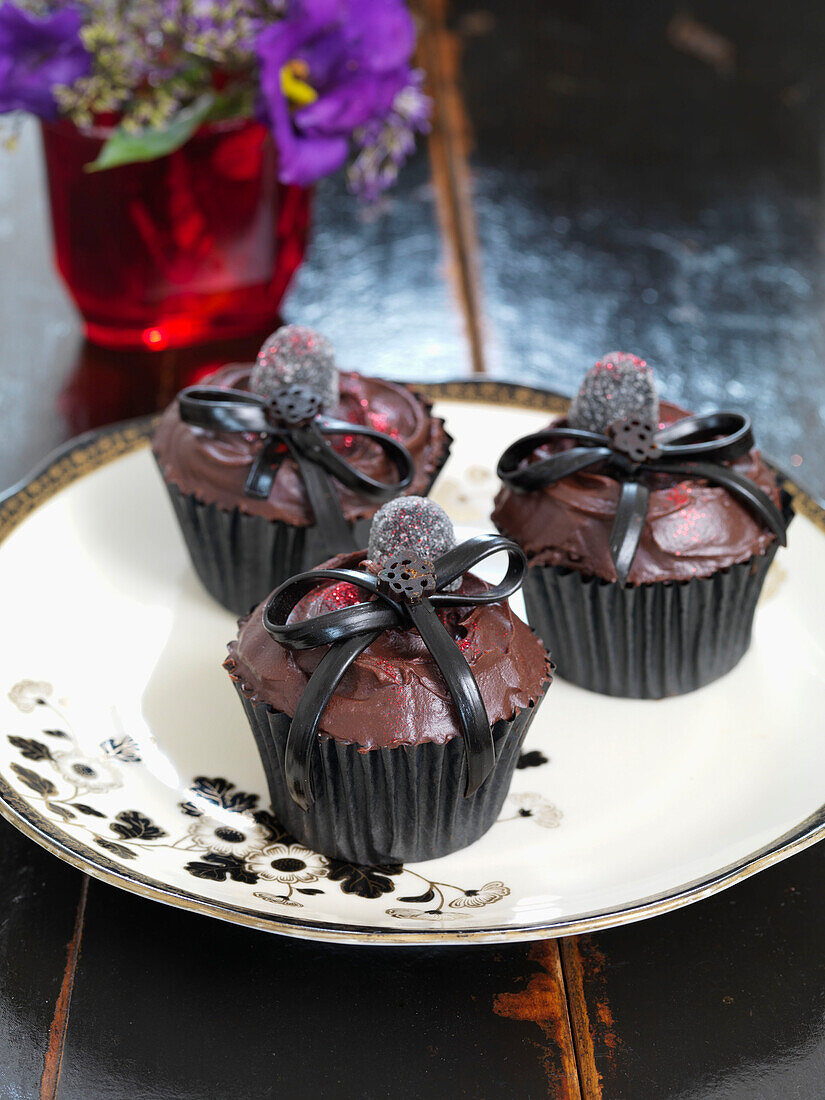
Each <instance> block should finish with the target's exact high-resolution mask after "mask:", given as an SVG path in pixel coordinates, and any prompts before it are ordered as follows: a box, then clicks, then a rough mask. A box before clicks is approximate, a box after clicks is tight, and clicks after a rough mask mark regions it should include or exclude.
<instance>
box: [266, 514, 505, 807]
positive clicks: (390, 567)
mask: <svg viewBox="0 0 825 1100" xmlns="http://www.w3.org/2000/svg"><path fill="white" fill-rule="evenodd" d="M502 552H505V553H506V554H507V555H508V564H507V570H506V572H505V575H504V578H503V579H502V580H501V581H500V582H499V583H498V584H497V585H495V586H493V587H492V588H491V589H489V590H488V591H485V592H481V593H477V594H471V593H466V592H445V591H442V590H443V589H445V588H447V587H448V586H449V585H451V584H452V583H453V582H454V581H456V580H458V579H459V578H460V577H462V576H463V575H464V574H465V573H466V572H467V571H468V570H469V569H472V568H473V567H474V566H475V565H478V564H479V563H480V562H482V561H484V560H485V559H486V558H488V557H490V556H492V555H493V554H497V553H502ZM526 568H527V562H526V559H525V557H524V554H523V552H522V551H521V549H520V548H519V547H518V546H516V544H515V543H513V542H511V541H510V540H509V539H505V538H503V537H502V536H500V535H480V536H478V537H476V538H473V539H469V540H468V541H467V542H465V543H463V544H462V545H460V546H457V547H454V548H453V549H452V550H450V551H448V552H447V553H446V554H443V555H442V556H441V557H440V558H439V559H438V560H437V561H436V562H434V563H433V562H430V561H427V560H425V559H422V558H419V557H418V556H417V555H415V554H413V553H412V552H408V551H404V550H400V551H399V552H398V553H397V554H395V555H393V557H392V558H390V559H388V560H387V561H386V562H384V564H383V565H382V568H381V570H380V572H379V573H378V576H375V575H374V574H373V573H370V572H367V571H365V570H358V569H315V570H311V571H309V572H306V573H301V574H299V575H298V576H297V577H293V578H291V579H290V580H288V581H286V582H284V584H282V585H281V586H280V587H279V588H277V589H276V590H275V591H274V592H273V593H272V595H271V596H270V597H269V599H268V600H267V602H266V604H265V606H264V609H263V625H264V628H265V629H266V630H267V632H268V633H269V634H270V636H271V637H272V638H274V639H275V641H277V642H279V643H280V644H281V645H284V646H287V647H289V648H291V649H310V648H314V647H316V646H322V645H328V646H329V647H330V648H329V650H328V651H327V653H325V654H324V657H323V658H322V660H321V662H320V664H319V665H318V667H317V668H316V669H315V671H314V672H313V674H312V676H311V677H310V678H309V682H308V684H307V686H306V689H305V690H304V693H303V694H302V696H301V699H300V701H299V703H298V706H297V707H296V710H295V714H294V715H293V717H292V722H291V725H290V730H289V736H288V738H287V744H286V751H285V765H284V766H285V773H286V779H287V786H288V788H289V792H290V794H291V796H292V798H293V799H294V800H295V802H297V803H298V805H300V806H302V807H303V808H304V809H308V808H309V806H310V805H311V804H312V802H313V800H314V798H315V793H314V792H313V790H312V785H311V780H310V770H311V763H312V749H313V746H314V743H315V737H316V734H317V731H318V727H319V724H320V721H321V718H322V716H323V713H324V711H325V710H326V708H327V706H328V705H329V702H330V700H331V698H332V696H333V694H334V692H335V690H336V688H337V686H338V684H339V683H340V682H341V678H342V676H343V675H344V672H345V671H346V669H347V668H349V667H350V665H351V664H352V662H353V661H354V660H355V659H356V657H358V656H359V655H360V654H361V653H363V652H364V650H366V649H367V648H368V647H369V646H370V645H371V644H372V643H373V642H374V641H375V640H376V639H377V638H378V637H379V636H380V635H381V634H382V633H383V632H384V631H385V630H389V629H394V630H406V629H410V628H414V629H416V630H417V631H418V633H419V634H420V635H421V638H422V640H423V641H424V644H425V645H426V647H427V649H428V650H429V652H430V654H431V656H432V657H433V660H434V661H435V663H436V665H437V666H438V668H439V670H440V671H441V674H442V676H443V677H444V680H445V682H446V684H447V688H448V690H449V692H450V695H451V697H452V699H453V702H454V704H455V706H456V710H457V713H458V720H459V726H460V729H461V734H462V737H463V741H464V749H465V756H466V761H467V783H466V787H465V796H470V795H472V794H473V793H474V792H475V791H476V790H478V788H479V787H480V786H481V785H482V783H483V782H484V780H485V779H486V778H487V776H488V775H489V774H490V772H491V771H492V769H493V767H494V766H495V747H494V742H493V734H492V730H491V728H490V722H489V719H488V718H487V712H486V709H485V706H484V701H483V699H482V697H481V692H480V691H479V688H478V684H477V683H476V679H475V677H474V675H473V672H472V669H471V668H470V666H469V665H468V664H467V661H466V659H465V657H464V654H463V653H462V652H461V650H460V649H459V647H458V645H457V644H456V642H455V641H454V639H453V638H452V636H451V635H450V633H449V631H448V630H447V629H446V628H445V627H444V624H443V623H442V622H441V619H440V618H439V617H438V615H437V613H436V607H437V606H447V607H464V606H481V605H484V604H489V603H494V602H498V601H500V600H502V599H505V598H506V597H507V596H509V595H512V593H513V592H515V591H516V590H517V589H518V588H519V586H520V585H521V583H522V581H523V579H524V574H525V572H526ZM330 580H334V581H345V582H348V583H350V584H353V585H356V586H357V587H358V588H360V589H361V590H362V592H363V594H364V599H363V602H361V603H356V604H352V605H351V606H349V607H344V608H340V609H337V610H335V611H329V612H325V613H323V614H321V615H318V616H316V617H315V618H313V619H307V620H302V621H295V622H290V621H289V619H290V615H291V613H292V611H293V610H294V608H295V607H296V606H297V604H298V603H299V602H300V601H301V600H302V599H303V598H304V597H305V596H306V595H308V594H309V593H310V592H311V591H312V590H313V589H314V588H316V587H318V585H320V584H323V583H324V582H325V581H330Z"/></svg>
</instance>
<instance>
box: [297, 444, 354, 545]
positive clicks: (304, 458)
mask: <svg viewBox="0 0 825 1100" xmlns="http://www.w3.org/2000/svg"><path fill="white" fill-rule="evenodd" d="M287 446H288V447H289V451H290V454H291V455H292V457H293V458H294V459H295V462H296V463H297V466H298V472H299V473H300V475H301V480H302V481H303V483H304V488H305V489H306V493H307V496H308V497H309V504H310V507H311V508H312V512H313V515H314V517H315V526H316V528H317V530H318V538H319V545H318V555H319V557H320V558H321V559H322V560H323V559H325V558H331V557H333V555H335V554H344V553H349V552H351V551H353V550H359V549H361V547H359V546H357V545H356V542H355V535H354V534H353V530H352V527H351V526H350V525H349V524H348V523H347V521H346V519H345V518H344V512H343V510H342V508H341V500H340V498H339V496H338V492H337V490H336V488H335V486H334V485H333V483H332V479H331V477H330V475H329V474H328V473H327V471H326V470H325V469H324V468H323V466H321V465H320V464H319V463H318V454H319V453H320V452H321V451H322V449H323V448H326V447H327V446H329V445H328V444H327V443H326V442H325V441H324V438H323V437H322V436H321V434H320V432H317V431H313V430H312V428H311V427H309V428H304V429H298V430H295V431H293V432H292V433H291V434H290V435H288V436H287Z"/></svg>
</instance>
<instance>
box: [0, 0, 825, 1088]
mask: <svg viewBox="0 0 825 1100" xmlns="http://www.w3.org/2000/svg"><path fill="white" fill-rule="evenodd" d="M420 7H421V12H422V31H423V33H422V46H421V50H422V60H423V62H424V64H425V65H426V66H427V68H428V70H429V74H430V84H431V88H432V91H433V94H434V97H435V100H436V118H435V125H434V129H433V134H432V138H431V140H430V143H429V150H428V151H427V150H425V151H423V152H422V154H421V156H420V157H419V158H418V159H417V160H416V162H415V163H414V164H413V165H412V166H411V167H410V169H409V170H408V171H407V172H406V174H405V175H404V177H403V181H402V184H401V185H400V187H399V188H398V190H397V192H396V193H395V196H394V197H393V198H392V199H391V200H390V203H389V207H388V210H387V212H386V214H384V215H381V216H375V215H374V214H367V215H361V214H359V213H358V212H357V211H356V210H355V209H354V208H353V205H352V204H351V202H350V201H349V199H348V198H347V196H346V195H345V193H344V189H343V187H342V185H341V184H340V182H337V181H329V182H327V183H325V184H324V185H323V186H321V187H320V188H319V189H318V195H317V202H316V211H315V232H314V239H313V246H312V252H311V255H310V258H309V261H308V263H307V265H306V267H305V268H304V270H303V272H302V273H301V276H300V278H299V280H298V283H297V285H296V287H295V288H294V290H293V292H292V294H291V296H290V298H289V300H288V302H287V305H286V311H285V312H286V314H287V316H288V317H289V318H290V319H295V320H300V321H302V322H304V323H307V324H312V325H317V326H318V327H320V328H322V329H323V330H324V331H325V332H327V333H328V334H329V335H330V336H331V337H332V339H333V340H334V342H335V344H336V345H337V347H338V349H339V353H340V358H341V360H342V361H343V363H344V364H345V365H346V366H349V367H355V368H361V369H364V370H366V371H375V372H377V373H382V374H385V375H388V376H397V377H421V378H425V377H426V378H428V379H434V378H447V377H454V376H456V375H459V374H462V373H469V372H472V371H475V372H484V371H487V372H490V373H493V374H495V375H497V376H500V377H508V378H517V379H521V380H525V381H530V382H538V383H540V384H544V385H547V386H550V387H552V388H556V389H560V390H562V391H570V390H572V389H573V388H574V387H575V386H576V384H577V380H578V378H579V376H580V374H581V372H582V370H583V369H584V368H585V367H586V366H587V365H589V364H590V363H591V362H592V361H593V360H594V359H595V358H596V356H597V355H598V354H599V353H601V352H603V351H606V350H608V349H611V348H614V347H621V348H625V349H628V350H632V351H634V352H638V353H641V354H643V355H645V356H647V357H648V358H649V359H650V360H651V361H652V362H653V364H654V365H655V367H656V370H657V372H658V374H659V376H660V377H661V379H662V381H663V389H664V391H665V392H666V394H667V396H669V397H671V398H674V399H676V400H678V401H680V402H681V403H683V404H685V405H688V406H691V407H693V408H696V409H697V410H698V411H704V410H706V409H708V408H710V407H712V406H713V405H714V404H717V405H718V404H720V403H722V404H730V403H736V404H739V405H742V406H745V407H748V408H749V409H750V410H751V411H752V412H753V414H754V416H755V419H756V422H757V428H758V435H759V438H760V440H761V441H762V443H763V445H764V447H765V449H766V450H767V451H769V453H771V454H772V455H773V456H774V457H775V458H777V459H778V460H779V461H781V462H783V463H784V464H786V465H788V466H790V467H797V470H796V473H797V474H798V475H799V476H800V477H801V479H802V480H803V482H805V483H807V484H808V485H809V486H810V487H811V488H812V490H813V491H814V492H815V493H816V492H818V493H819V495H822V494H823V493H825V432H823V424H822V421H823V416H824V415H825V375H824V374H823V351H824V350H825V323H824V322H825V293H823V291H824V290H825V262H824V261H823V253H822V208H823V189H822V182H823V181H822V170H821V149H822V141H823V121H824V120H825V113H824V112H823V72H825V66H823V57H825V8H822V6H821V5H816V4H814V3H812V2H808V3H803V2H798V0H790V2H787V3H785V4H783V5H781V6H779V7H778V6H777V5H775V4H771V3H768V2H767V0H753V2H752V3H750V4H747V5H744V4H739V3H735V2H734V0H715V2H711V0H694V2H693V3H692V4H691V5H690V11H689V13H688V7H687V6H684V7H683V6H681V5H680V4H679V3H678V0H661V2H652V0H650V2H641V0H635V2H633V3H631V4H617V3H615V0H614V2H610V0H575V2H574V0H553V2H552V3H540V2H535V3H528V2H527V0H521V2H520V3H519V2H514V0H507V2H505V0H455V2H454V3H452V4H450V5H449V9H448V10H447V7H446V4H445V2H444V0H422V3H421V5H420ZM45 217H46V212H45V206H44V195H43V187H42V177H41V170H40V167H39V153H38V148H37V140H36V134H35V132H34V131H33V130H31V131H26V132H25V133H24V135H23V141H22V146H21V148H20V150H19V151H18V153H17V154H16V156H14V157H4V158H3V160H2V167H1V168H0V240H1V241H2V245H3V249H4V263H3V268H2V281H1V282H0V287H2V299H0V311H1V312H0V316H2V318H3V334H2V340H0V403H1V405H0V410H1V411H0V426H2V432H0V483H2V484H10V483H11V482H12V481H14V480H15V479H17V478H18V477H20V476H22V475H23V474H24V473H25V472H26V470H27V469H28V468H29V467H30V466H31V465H32V464H33V463H34V462H35V461H37V460H39V459H40V458H41V457H43V455H44V454H45V452H46V451H48V450H49V449H50V448H51V447H52V446H54V445H56V444H57V443H59V442H60V441H61V440H63V439H65V438H67V437H69V436H70V435H72V434H75V433H77V432H79V431H82V430H85V429H87V428H89V427H92V426H95V425H97V424H100V423H104V422H106V421H110V420H114V419H118V418H122V417H127V416H132V415H137V414H139V413H142V412H145V411H148V410H151V409H154V408H157V407H159V406H161V405H163V404H164V403H166V402H167V401H168V400H169V399H170V398H171V397H172V396H173V394H174V392H175V391H176V389H177V388H178V387H179V386H180V384H182V382H183V381H185V379H186V378H187V377H188V376H190V375H191V373H192V372H193V371H194V370H196V369H198V368H200V367H202V366H203V365H204V364H206V363H216V364H218V363H220V362H222V361H225V360H227V359H237V358H242V357H244V356H246V355H249V354H250V353H251V352H252V351H254V344H255V341H254V340H253V341H250V342H249V344H248V345H247V347H239V346H237V345H236V346H233V347H221V348H208V349H200V350H198V351H195V352H192V353H187V354H186V355H183V354H180V353H165V352H164V353H158V354H157V355H155V356H154V357H149V356H138V355H131V356H130V355H122V354H121V355H114V354H112V353H107V352H104V351H101V350H98V349H95V348H92V347H89V346H86V345H84V344H83V342H82V339H81V337H80V334H79V332H80V330H79V327H78V324H77V321H76V318H75V315H74V313H73V310H72V308H71V307H70V305H69V304H68V302H67V299H66V297H65V295H64V293H63V291H62V289H61V287H60V285H59V284H58V282H57V280H56V278H55V276H54V275H53V274H52V273H51V269H50V264H49V252H48V238H47V234H46V231H45ZM114 246H115V242H113V247H114ZM55 552H59V549H58V550H56V551H55ZM823 921H825V848H822V847H814V848H813V849H811V850H809V851H807V852H805V853H804V854H802V855H800V856H797V857H796V858H794V859H792V860H790V861H788V862H786V863H783V864H780V865H779V866H777V867H775V868H773V869H772V870H769V871H766V872H764V873H762V874H760V875H758V876H757V877H756V878H754V879H751V880H750V881H748V882H746V883H744V884H743V885H741V886H738V887H736V888H734V889H732V890H730V891H729V892H726V893H723V894H721V895H719V896H717V897H715V898H713V899H711V900H708V901H705V902H702V903H701V904H699V905H696V906H694V907H691V908H689V909H686V910H682V911H680V912H677V913H674V914H672V915H670V916H666V917H660V918H658V919H656V920H652V921H649V922H646V923H644V924H640V925H631V926H629V927H627V928H624V929H618V930H614V931H610V932H605V933H602V934H599V935H596V936H588V937H580V938H576V939H568V940H563V941H559V942H557V941H548V942H543V943H537V944H534V945H529V944H528V945H523V946H518V945H517V946H507V947H501V948H497V947H484V946H479V947H472V948H442V949H437V950H436V949H432V950H419V949H412V948H408V949H398V948H392V949H384V950H379V949H374V948H350V947H335V946H329V945H316V944H313V943H308V942H300V941H296V940H289V939H282V938H279V937H276V936H266V935H264V934H261V933H255V932H252V931H250V930H248V929H245V928H240V927H233V926H230V925H225V924H221V923H219V922H217V921H213V920H208V919H206V918H203V917H199V916H196V915H193V914H189V913H185V912H182V911H176V910H172V909H167V908H164V907H163V906H160V905H157V904H154V903H152V902H149V901H146V900H142V899H140V898H138V897H134V896H131V895H129V894H126V893H122V892H120V891H118V890H116V889H114V888H112V887H109V886H106V885H103V884H101V883H99V882H96V881H94V880H89V879H88V878H86V877H85V876H83V875H82V874H80V873H78V872H77V871H75V870H73V869H72V868H70V867H68V866H66V865H65V864H62V863H60V862H59V861H58V860H56V859H54V858H53V857H52V856H50V855H47V854H46V853H45V852H44V851H42V850H41V849H39V848H37V847H36V846H35V845H34V844H32V843H31V842H30V841H28V840H26V839H25V838H24V837H23V836H22V835H19V834H18V833H16V832H15V831H14V830H13V829H12V828H11V827H10V826H8V825H6V824H0V1097H2V1098H10V1100H18V1098H22V1100H27V1098H29V1097H37V1096H43V1097H47V1098H51V1097H60V1098H61V1100H98V1098H100V1100H106V1098H113V1100H114V1098H117V1100H119V1098H122V1097H129V1098H133V1100H144V1098H147V1100H148V1098H154V1097H163V1098H167V1097H169V1098H171V1097H174V1098H187V1100H202V1098H212V1097H216V1098H217V1097H225V1096H237V1097H243V1098H247V1097H249V1098H258V1097H289V1098H293V1097H294V1098H315V1097H325V1098H327V1097H345V1098H348V1097H369V1098H373V1097H393V1098H401V1097H429V1096H433V1097H444V1096H468V1097H479V1098H481V1097H483V1098H490V1100H496V1098H503V1097H518V1098H525V1097H541V1096H547V1095H549V1096H552V1097H577V1096H580V1095H581V1096H584V1097H588V1098H589V1097H597V1096H602V1095H603V1096H605V1097H618V1098H622V1100H630V1098H636V1097H639V1098H643V1100H647V1098H650V1097H679V1098H680V1100H682V1098H697V1100H698V1098H700V1097H701V1098H710V1097H713V1098H724V1100H733V1098H743V1100H751V1098H754V1097H758V1098H761V1097H770V1098H773V1097H776V1098H785V1097H802V1098H811V1100H815V1098H817V1100H818V1098H821V1097H822V1096H823V1095H825V941H823V936H822V927H823Z"/></svg>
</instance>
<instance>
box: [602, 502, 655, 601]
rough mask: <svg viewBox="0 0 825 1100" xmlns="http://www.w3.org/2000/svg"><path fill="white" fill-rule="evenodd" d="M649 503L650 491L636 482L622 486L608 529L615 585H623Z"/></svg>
mask: <svg viewBox="0 0 825 1100" xmlns="http://www.w3.org/2000/svg"><path fill="white" fill-rule="evenodd" d="M649 503H650V490H649V489H648V487H647V486H646V485H642V483H641V482H640V481H624V482H622V486H621V493H620V495H619V503H618V506H617V508H616V516H615V518H614V520H613V526H612V528H611V529H610V557H611V558H612V559H613V567H614V569H615V570H616V578H617V580H618V582H619V584H627V578H628V576H629V574H630V570H631V568H632V566H633V559H634V558H635V557H636V550H637V549H638V546H639V539H640V538H641V537H642V531H643V530H644V525H645V520H646V519H647V509H648V505H649Z"/></svg>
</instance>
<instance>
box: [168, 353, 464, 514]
mask: <svg viewBox="0 0 825 1100" xmlns="http://www.w3.org/2000/svg"><path fill="white" fill-rule="evenodd" d="M251 369H252V367H251V365H249V364H234V365H232V366H228V367H223V368H222V369H221V370H219V371H217V372H216V373H215V374H213V375H210V376H209V377H208V378H205V379H204V380H203V383H202V384H203V385H212V386H222V387H226V388H235V389H248V382H249V374H250V371H251ZM340 383H341V400H340V402H339V404H338V406H337V407H336V408H335V409H330V410H329V415H330V416H332V417H335V418H338V419H341V420H348V421H350V422H351V423H357V424H367V425H369V426H370V427H372V428H377V429H378V430H379V431H381V432H386V433H387V434H388V435H393V436H394V437H395V438H397V439H399V440H400V441H401V442H402V443H403V444H404V445H405V447H406V448H407V450H408V451H409V452H410V454H411V455H412V457H413V459H414V460H415V474H414V476H413V481H412V484H411V485H410V486H409V488H408V489H407V490H406V493H407V494H416V495H423V494H425V493H426V492H427V490H428V488H429V486H430V482H431V481H432V479H433V477H434V475H435V473H436V472H437V471H438V469H439V468H440V467H441V465H442V464H443V462H444V461H445V459H446V457H447V453H448V451H449V446H450V442H451V440H450V437H449V435H448V434H447V432H446V431H445V430H444V421H443V420H440V419H438V418H437V417H433V416H431V415H430V409H431V407H432V406H431V405H430V403H429V402H428V401H425V400H424V399H423V398H422V397H419V396H418V395H417V394H415V393H413V392H412V390H409V389H407V387H406V386H403V385H400V384H398V383H395V382H386V381H384V380H383V379H380V378H367V377H364V376H362V375H360V374H349V373H342V374H341V376H340ZM333 446H335V447H338V448H340V449H341V453H342V454H343V455H344V457H345V458H346V459H347V461H348V462H350V463H352V465H353V466H355V467H356V468H357V469H359V470H361V471H362V472H363V473H365V474H367V475H368V476H370V477H373V478H376V479H377V480H379V481H386V482H392V481H395V480H397V477H398V475H397V473H396V471H395V468H394V467H393V465H392V463H391V462H390V461H389V459H387V458H386V456H385V455H384V453H383V451H382V450H381V448H380V447H379V446H378V445H377V444H375V443H371V442H369V441H366V440H361V439H359V438H358V437H356V436H350V437H347V436H343V437H337V440H336V442H335V443H333ZM153 447H154V452H155V456H156V458H157V460H158V462H159V464H160V467H161V469H162V471H163V476H164V477H165V478H166V480H167V481H171V482H173V483H174V484H175V485H177V486H178V488H179V489H180V490H181V491H182V492H184V493H191V494H194V496H195V497H196V498H197V499H198V500H200V501H202V502H203V503H204V504H217V505H218V506H219V507H220V508H224V509H226V510H227V511H231V510H232V509H233V508H238V510H239V511H241V512H243V513H245V514H246V515H253V516H262V517H263V518H264V519H269V520H279V521H281V522H283V523H289V524H292V525H293V526H297V527H305V526H307V525H309V524H312V523H314V516H313V514H312V509H311V508H310V505H309V501H308V499H307V495H306V490H305V489H304V485H303V482H302V480H301V477H300V475H299V473H298V468H297V465H296V464H295V462H294V461H293V459H291V458H289V457H287V458H285V459H284V461H283V462H282V463H281V465H280V468H279V469H278V473H277V475H276V477H275V481H274V483H273V486H272V491H271V492H270V494H269V498H268V499H267V500H257V499H255V498H254V497H249V496H246V495H245V494H244V485H245V483H246V479H247V476H248V474H249V471H250V469H251V468H252V464H253V462H254V461H255V458H256V457H257V455H258V453H259V452H260V450H261V448H262V447H263V440H262V438H261V437H260V436H258V435H251V434H249V435H243V434H241V433H232V432H213V431H208V430H206V429H203V428H195V427H191V426H190V425H189V424H184V422H183V421H182V420H181V418H180V413H179V411H178V403H177V400H175V401H173V402H172V404H171V405H170V406H169V407H168V409H167V410H166V411H165V413H164V414H163V416H162V417H161V421H160V424H159V425H158V428H157V431H156V432H155V439H154V444H153ZM335 486H336V488H337V490H338V495H339V497H340V500H341V506H342V509H343V512H344V517H345V519H346V520H347V521H348V522H353V521H354V520H358V519H364V518H366V517H369V516H372V515H374V514H375V512H376V511H377V510H378V508H379V507H380V505H379V504H377V503H375V502H372V501H369V500H365V499H364V498H363V497H359V496H358V494H357V493H355V492H353V491H352V490H350V489H347V488H345V487H344V486H343V485H341V484H339V483H338V482H335Z"/></svg>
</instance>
